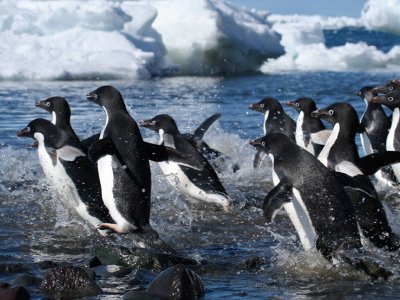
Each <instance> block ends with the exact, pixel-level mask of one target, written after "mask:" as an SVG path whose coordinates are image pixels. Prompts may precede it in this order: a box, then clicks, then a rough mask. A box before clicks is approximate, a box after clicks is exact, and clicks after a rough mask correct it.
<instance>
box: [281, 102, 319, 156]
mask: <svg viewBox="0 0 400 300" xmlns="http://www.w3.org/2000/svg"><path fill="white" fill-rule="evenodd" d="M286 105H287V106H290V107H293V108H294V109H296V110H297V111H298V112H299V116H298V117H297V120H296V133H295V139H296V144H297V145H299V146H300V147H302V148H304V149H306V150H307V151H308V152H310V153H311V154H313V155H315V156H318V154H319V153H320V152H321V150H322V148H323V145H321V144H318V143H316V142H314V141H313V140H312V135H313V134H314V135H315V134H318V133H319V132H321V131H323V130H325V125H324V124H323V123H322V121H321V120H320V119H317V118H313V117H312V116H311V112H313V111H314V110H316V109H317V106H316V104H315V101H314V100H313V99H311V98H308V97H301V98H298V99H296V100H294V101H287V102H286Z"/></svg>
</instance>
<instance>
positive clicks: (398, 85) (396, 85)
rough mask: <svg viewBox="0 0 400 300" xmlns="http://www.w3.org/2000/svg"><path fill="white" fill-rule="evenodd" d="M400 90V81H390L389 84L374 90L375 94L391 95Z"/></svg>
mask: <svg viewBox="0 0 400 300" xmlns="http://www.w3.org/2000/svg"><path fill="white" fill-rule="evenodd" d="M396 90H400V79H395V80H390V81H389V82H387V83H385V84H383V85H380V86H377V87H375V88H374V89H373V91H374V92H375V93H384V94H386V93H389V92H394V91H396Z"/></svg>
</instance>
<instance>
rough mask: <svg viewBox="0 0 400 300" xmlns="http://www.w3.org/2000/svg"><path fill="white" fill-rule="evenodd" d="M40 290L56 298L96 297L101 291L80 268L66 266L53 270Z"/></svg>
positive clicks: (44, 280)
mask: <svg viewBox="0 0 400 300" xmlns="http://www.w3.org/2000/svg"><path fill="white" fill-rule="evenodd" d="M40 289H41V290H42V291H43V292H44V293H46V294H50V295H52V296H54V297H63V298H64V297H65V298H67V297H76V298H77V297H87V296H96V295H98V294H100V293H101V289H100V288H99V287H98V285H97V284H96V282H95V281H94V280H93V279H91V278H90V277H89V275H88V274H87V272H86V271H85V270H84V269H83V268H80V267H73V266H65V267H57V268H54V269H51V270H50V271H48V273H47V274H46V276H45V278H44V279H43V282H42V284H41V285H40Z"/></svg>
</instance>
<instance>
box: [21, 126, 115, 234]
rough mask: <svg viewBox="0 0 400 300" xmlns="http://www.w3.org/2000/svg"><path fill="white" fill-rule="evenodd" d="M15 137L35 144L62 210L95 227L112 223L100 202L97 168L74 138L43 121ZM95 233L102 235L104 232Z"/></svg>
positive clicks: (28, 127)
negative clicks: (63, 208)
mask: <svg viewBox="0 0 400 300" xmlns="http://www.w3.org/2000/svg"><path fill="white" fill-rule="evenodd" d="M17 135H18V136H20V137H30V138H33V139H35V140H36V141H37V142H38V155H39V160H40V164H41V166H42V169H43V171H44V173H45V175H46V177H47V178H48V179H49V180H50V182H51V184H52V187H53V189H54V190H55V191H56V192H57V193H58V194H59V195H60V197H61V198H62V199H63V202H64V204H65V206H66V207H68V208H74V209H75V210H76V211H77V212H78V214H79V215H80V216H81V217H82V218H83V219H84V220H86V221H87V222H89V223H90V224H91V225H93V226H94V227H95V228H98V225H100V224H102V223H104V222H111V221H112V219H111V216H110V214H109V212H108V209H107V208H106V207H105V205H104V204H103V201H102V199H101V188H100V181H99V176H98V173H97V168H95V166H94V165H93V164H92V163H91V162H90V161H89V159H88V157H87V155H86V154H85V153H84V152H83V151H82V149H81V148H80V144H79V142H78V141H76V139H74V138H73V137H71V136H70V135H69V134H68V133H67V132H66V131H64V130H62V129H60V128H58V127H57V126H55V125H54V124H52V123H51V122H50V121H48V120H45V119H35V120H33V121H31V122H30V123H29V124H28V126H27V127H25V128H23V129H21V130H20V131H18V133H17ZM99 231H100V233H101V234H103V235H105V234H106V233H107V231H105V230H101V229H99Z"/></svg>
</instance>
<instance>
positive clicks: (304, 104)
mask: <svg viewBox="0 0 400 300" xmlns="http://www.w3.org/2000/svg"><path fill="white" fill-rule="evenodd" d="M286 105H287V106H289V107H293V108H294V109H296V110H297V111H299V112H300V111H303V112H305V113H307V114H309V113H311V112H312V111H314V110H316V109H317V106H316V104H315V101H314V100H313V99H311V98H308V97H301V98H298V99H296V100H294V101H287V102H286Z"/></svg>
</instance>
